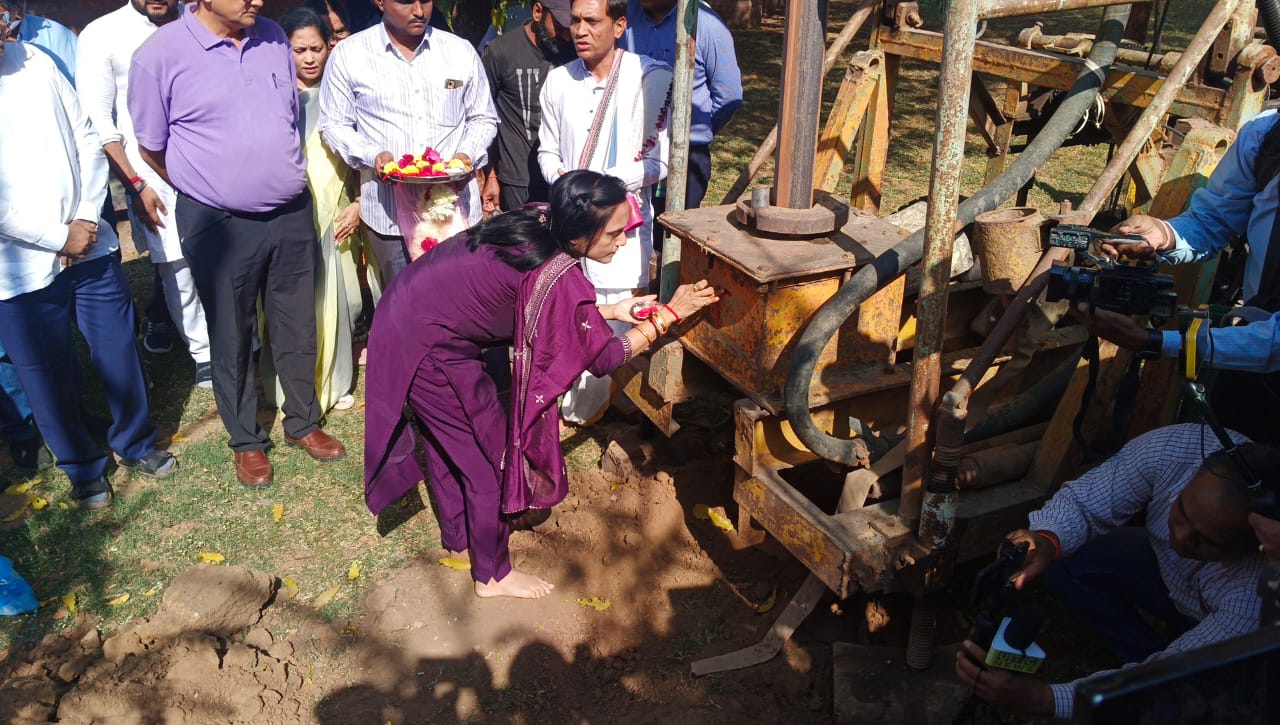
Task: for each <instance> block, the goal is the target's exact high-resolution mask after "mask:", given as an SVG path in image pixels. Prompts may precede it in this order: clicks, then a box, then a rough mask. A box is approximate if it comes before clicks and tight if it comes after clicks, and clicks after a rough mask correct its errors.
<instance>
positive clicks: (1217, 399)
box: [1074, 110, 1280, 560]
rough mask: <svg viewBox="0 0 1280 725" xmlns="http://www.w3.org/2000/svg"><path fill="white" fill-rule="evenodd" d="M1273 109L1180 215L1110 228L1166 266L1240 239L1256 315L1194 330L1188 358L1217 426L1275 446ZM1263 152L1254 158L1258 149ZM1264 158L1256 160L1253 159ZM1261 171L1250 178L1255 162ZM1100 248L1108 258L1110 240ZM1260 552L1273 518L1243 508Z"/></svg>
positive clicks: (1277, 242)
mask: <svg viewBox="0 0 1280 725" xmlns="http://www.w3.org/2000/svg"><path fill="white" fill-rule="evenodd" d="M1278 141H1280V114H1277V113H1276V111H1274V110H1272V111H1264V112H1263V113H1260V114H1258V116H1257V117H1255V118H1254V119H1253V120H1251V121H1249V122H1248V123H1246V124H1245V125H1244V127H1242V128H1241V129H1240V131H1239V133H1238V134H1237V135H1236V140H1235V142H1234V143H1232V144H1231V148H1229V149H1227V153H1226V155H1225V156H1224V157H1223V159H1222V162H1221V163H1219V164H1218V166H1217V168H1216V169H1215V170H1214V172H1213V174H1212V175H1211V176H1210V177H1209V183H1208V184H1207V185H1206V186H1205V187H1204V188H1202V189H1198V190H1197V191H1196V192H1195V194H1194V195H1192V197H1191V204H1190V205H1189V206H1188V208H1187V210H1186V211H1185V212H1183V213H1182V214H1179V215H1178V216H1176V217H1174V218H1173V219H1170V220H1168V221H1164V220H1163V219H1157V218H1155V217H1152V216H1147V215H1145V214H1137V215H1134V216H1132V217H1129V218H1128V219H1126V220H1124V221H1123V222H1121V223H1120V224H1118V225H1117V226H1116V228H1115V230H1114V231H1116V232H1119V233H1121V234H1139V235H1141V236H1142V237H1144V238H1145V239H1146V240H1147V241H1148V242H1149V243H1150V246H1149V247H1142V246H1139V247H1136V248H1129V249H1126V250H1125V253H1126V254H1128V255H1130V256H1133V257H1138V258H1147V259H1150V258H1151V257H1152V256H1154V255H1159V257H1160V259H1161V261H1163V262H1166V263H1169V264H1187V263H1192V262H1201V261H1204V260H1206V259H1214V258H1216V257H1217V255H1218V253H1219V252H1220V251H1221V250H1222V249H1223V248H1224V247H1226V246H1227V245H1228V244H1230V243H1231V241H1232V240H1233V239H1235V238H1237V237H1244V239H1245V241H1246V242H1247V243H1248V245H1249V256H1248V259H1247V260H1246V262H1245V270H1244V280H1243V282H1244V295H1243V296H1244V301H1245V305H1246V306H1248V307H1252V308H1254V309H1255V310H1259V311H1260V313H1261V314H1257V315H1256V316H1257V317H1259V318H1260V319H1256V320H1255V321H1253V322H1250V323H1249V324H1246V325H1241V326H1238V327H1223V328H1217V329H1210V328H1208V327H1207V326H1206V327H1203V328H1201V330H1200V339H1199V340H1197V342H1196V349H1197V350H1198V351H1199V354H1200V356H1201V357H1202V358H1206V357H1207V359H1202V360H1200V361H1197V363H1198V364H1199V365H1201V366H1202V367H1204V368H1206V369H1212V370H1217V371H1223V372H1222V373H1221V374H1219V375H1218V377H1217V380H1216V382H1215V384H1214V386H1213V392H1212V396H1211V398H1210V400H1211V402H1212V404H1213V408H1214V411H1215V412H1216V413H1217V416H1218V419H1219V420H1221V421H1222V423H1223V425H1225V426H1227V427H1228V428H1231V429H1233V430H1237V431H1240V432H1242V433H1244V434H1245V435H1247V436H1249V437H1250V438H1251V439H1253V440H1255V441H1259V442H1263V443H1268V444H1271V445H1277V444H1280V412H1278V411H1280V239H1278V237H1280V223H1277V222H1280V216H1277V214H1276V212H1277V209H1280V173H1277V169H1280V143H1277V142H1278ZM1264 154H1265V155H1266V157H1267V158H1261V157H1262V156H1263V155H1264ZM1260 161H1261V162H1263V163H1260ZM1264 169H1265V170H1266V171H1265V172H1264V174H1265V176H1264V178H1259V177H1258V172H1259V171H1260V170H1264ZM1103 252H1105V253H1107V254H1109V255H1111V256H1116V254H1117V250H1116V249H1115V248H1114V247H1109V246H1108V245H1105V244H1104V245H1103ZM1074 314H1075V316H1076V317H1077V318H1078V319H1079V320H1080V321H1081V322H1082V323H1083V324H1084V325H1085V326H1086V327H1088V328H1089V329H1090V331H1091V332H1093V334H1095V335H1097V336H1098V337H1101V338H1103V339H1106V340H1110V341H1112V342H1114V343H1115V344H1117V345H1119V346H1121V347H1124V348H1128V349H1130V350H1138V351H1145V352H1147V353H1149V354H1159V355H1161V356H1164V357H1177V356H1178V354H1179V353H1180V351H1181V349H1182V338H1181V334H1180V333H1178V332H1176V331H1173V330H1165V331H1153V330H1147V329H1145V328H1143V327H1142V326H1141V325H1139V324H1138V323H1137V322H1136V321H1135V320H1134V319H1133V318H1132V317H1128V316H1125V315H1119V314H1116V313H1114V312H1108V311H1106V310H1096V311H1094V312H1093V313H1092V314H1091V313H1090V312H1089V310H1088V309H1087V308H1086V307H1085V306H1084V305H1081V306H1079V307H1078V308H1077V309H1076V310H1075V311H1074ZM1249 522H1250V523H1251V524H1252V525H1253V528H1254V531H1255V533H1256V535H1257V537H1258V539H1259V540H1260V541H1261V542H1262V545H1263V547H1264V551H1265V552H1266V553H1267V555H1268V556H1269V557H1271V558H1272V559H1273V560H1280V522H1278V521H1275V520H1273V519H1269V518H1265V517H1263V516H1260V515H1258V514H1251V515H1250V517H1249Z"/></svg>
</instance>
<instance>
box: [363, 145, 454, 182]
mask: <svg viewBox="0 0 1280 725" xmlns="http://www.w3.org/2000/svg"><path fill="white" fill-rule="evenodd" d="M380 171H381V172H382V174H383V176H385V177H387V178H388V179H391V180H393V181H400V182H404V183H406V184H447V183H451V182H455V181H459V180H461V179H465V178H467V177H468V176H470V175H471V173H472V171H473V169H472V168H471V166H470V165H469V164H467V163H466V162H464V161H463V160H462V159H450V160H449V161H445V160H443V159H442V158H440V154H439V153H438V152H436V150H435V149H433V148H431V147H430V146H428V147H427V148H426V150H424V151H423V152H422V153H421V154H417V155H414V154H405V155H404V156H401V157H400V158H399V159H397V160H395V161H388V162H387V163H386V164H385V165H384V166H383V167H382V168H381V169H380Z"/></svg>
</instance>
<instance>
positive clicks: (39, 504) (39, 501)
mask: <svg viewBox="0 0 1280 725" xmlns="http://www.w3.org/2000/svg"><path fill="white" fill-rule="evenodd" d="M48 507H49V502H48V501H47V500H45V499H43V498H40V497H39V496H32V497H31V508H33V509H35V510H36V511H43V510H45V509H46V508H48Z"/></svg>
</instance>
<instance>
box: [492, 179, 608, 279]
mask: <svg viewBox="0 0 1280 725" xmlns="http://www.w3.org/2000/svg"><path fill="white" fill-rule="evenodd" d="M626 201H627V187H625V186H623V184H622V182H621V181H620V180H618V179H615V178H614V177H612V176H605V175H604V174H600V173H596V172H595V171H570V172H569V173H567V174H565V175H564V176H561V177H560V178H559V179H557V180H556V183H555V184H553V185H552V186H551V208H550V209H549V210H548V209H544V208H541V207H540V206H525V207H524V208H521V209H517V210H515V211H510V212H507V213H505V214H499V215H498V216H495V217H493V218H492V219H490V220H489V221H487V222H483V223H481V224H479V225H477V226H476V227H475V228H474V229H472V230H471V241H470V242H469V246H470V248H471V249H472V250H475V249H476V248H477V247H479V246H480V245H482V244H488V245H492V246H495V247H502V249H501V250H500V251H499V252H498V257H499V258H500V259H501V260H502V261H504V262H506V263H507V264H509V265H511V266H512V267H514V268H516V269H518V270H520V271H521V272H527V271H529V270H531V269H535V268H537V267H539V266H541V265H542V263H543V262H545V261H547V260H548V259H551V257H552V256H554V255H555V253H556V252H565V253H566V254H569V255H571V256H574V257H581V256H582V253H581V252H578V251H577V250H575V249H574V248H573V243H574V242H575V241H576V240H579V239H586V240H588V241H590V240H593V239H595V238H596V236H597V235H598V234H599V233H600V232H601V230H603V229H604V227H605V225H606V224H608V223H609V216H610V214H611V213H612V211H613V209H614V208H616V207H617V206H618V205H619V204H623V203H626Z"/></svg>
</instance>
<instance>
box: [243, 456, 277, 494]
mask: <svg viewBox="0 0 1280 725" xmlns="http://www.w3.org/2000/svg"><path fill="white" fill-rule="evenodd" d="M235 458H236V478H238V479H240V483H243V484H244V485H246V486H248V487H249V488H266V487H267V486H270V485H271V481H272V480H273V478H274V475H273V472H272V470H271V461H270V460H268V459H267V452H266V451H244V452H243V453H236V455H235Z"/></svg>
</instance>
